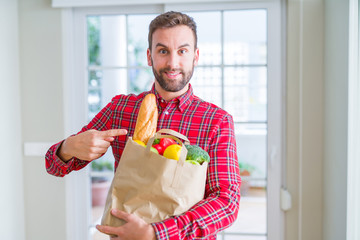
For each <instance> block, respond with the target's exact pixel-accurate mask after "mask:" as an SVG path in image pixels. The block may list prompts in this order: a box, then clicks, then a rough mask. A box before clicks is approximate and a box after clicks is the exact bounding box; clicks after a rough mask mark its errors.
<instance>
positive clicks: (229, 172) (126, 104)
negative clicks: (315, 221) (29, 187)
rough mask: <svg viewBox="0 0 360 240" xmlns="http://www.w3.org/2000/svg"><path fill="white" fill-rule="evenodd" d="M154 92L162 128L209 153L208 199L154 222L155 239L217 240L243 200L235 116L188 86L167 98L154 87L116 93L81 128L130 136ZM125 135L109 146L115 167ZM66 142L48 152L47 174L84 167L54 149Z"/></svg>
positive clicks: (78, 160) (233, 219)
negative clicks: (144, 101)
mask: <svg viewBox="0 0 360 240" xmlns="http://www.w3.org/2000/svg"><path fill="white" fill-rule="evenodd" d="M148 93H154V94H155V95H156V97H157V105H158V110H159V118H158V125H157V127H158V129H157V130H159V129H164V128H166V129H172V130H175V131H177V132H180V133H181V134H183V135H185V136H187V138H188V139H189V140H190V143H191V144H196V145H199V146H200V147H201V148H203V149H204V150H205V151H207V152H208V153H209V155H210V163H209V166H208V172H207V182H206V189H205V198H204V199H203V200H202V201H200V202H199V203H197V204H196V205H195V206H193V207H192V208H191V209H190V210H189V211H187V212H185V213H184V214H182V215H179V216H175V217H171V218H168V219H166V220H164V221H162V222H157V223H152V226H153V227H154V229H155V233H156V237H157V239H216V233H218V232H219V231H221V230H223V229H225V228H227V227H229V226H230V225H231V224H232V223H233V222H234V221H235V219H236V216H237V213H238V209H239V202H240V184H241V179H240V174H239V165H238V161H237V154H236V142H235V133H234V123H233V120H232V117H231V115H229V114H228V113H227V112H225V111H224V110H222V109H221V108H218V107H217V106H215V105H213V104H211V103H208V102H205V101H203V100H201V99H200V98H198V97H196V96H195V95H194V94H193V90H192V87H191V85H190V87H189V90H188V91H187V92H186V93H185V94H184V95H182V96H180V97H178V98H175V99H173V100H171V101H170V102H166V101H165V100H164V99H163V98H162V97H161V96H160V95H159V94H158V93H157V92H156V91H155V88H154V86H153V87H152V89H151V91H149V92H144V93H141V94H139V95H133V94H130V95H118V96H116V97H114V98H113V99H112V101H111V102H110V103H109V104H108V105H107V106H105V107H104V108H103V109H102V110H101V111H100V112H99V113H98V114H97V115H96V116H95V118H94V119H93V120H92V121H91V122H90V123H89V124H88V125H87V126H85V127H84V128H83V129H82V130H81V131H80V132H83V131H86V130H88V129H97V130H108V129H118V128H122V129H127V130H128V135H127V136H132V135H133V133H134V129H135V124H136V118H137V114H138V111H139V108H140V104H141V101H142V99H143V98H144V96H145V95H146V94H148ZM127 136H119V137H116V139H115V140H114V141H113V142H112V144H111V146H112V149H113V154H114V157H115V169H116V167H117V165H118V163H119V160H120V157H121V154H122V152H123V149H124V147H125V143H126V140H127ZM61 143H62V141H61V142H59V143H57V144H55V145H53V146H52V147H51V148H50V149H49V150H48V152H47V153H46V156H45V163H46V169H47V171H48V173H50V174H53V175H55V176H64V175H66V174H68V173H69V172H71V171H73V170H79V169H81V168H83V167H85V166H86V165H87V164H88V163H89V162H88V161H83V160H80V159H76V158H73V159H71V160H70V161H69V162H67V163H64V162H63V161H61V160H60V159H59V158H58V157H57V155H56V151H57V149H58V148H59V146H60V145H61Z"/></svg>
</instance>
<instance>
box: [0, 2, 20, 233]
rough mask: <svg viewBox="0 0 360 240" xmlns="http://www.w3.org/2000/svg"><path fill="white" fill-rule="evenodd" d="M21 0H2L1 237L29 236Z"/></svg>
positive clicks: (0, 88)
mask: <svg viewBox="0 0 360 240" xmlns="http://www.w3.org/2000/svg"><path fill="white" fill-rule="evenodd" d="M17 7H18V5H17V1H14V0H0V33H1V37H0V73H1V76H0V82H1V87H0V103H1V117H0V136H1V137H0V161H1V167H0V189H1V197H0V215H1V218H0V239H16V240H23V239H25V233H24V200H23V199H24V198H23V164H22V154H21V152H22V149H21V113H20V81H19V66H18V60H19V55H18V54H19V51H18V39H19V35H18V13H17Z"/></svg>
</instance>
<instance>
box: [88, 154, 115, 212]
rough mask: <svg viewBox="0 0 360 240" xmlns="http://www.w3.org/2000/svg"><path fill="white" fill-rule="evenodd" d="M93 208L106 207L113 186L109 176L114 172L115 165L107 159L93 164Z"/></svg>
mask: <svg viewBox="0 0 360 240" xmlns="http://www.w3.org/2000/svg"><path fill="white" fill-rule="evenodd" d="M91 169H92V171H93V172H92V177H91V192H92V194H91V195H92V206H104V205H105V202H106V197H107V193H108V191H109V187H110V185H111V178H110V177H109V175H110V174H111V173H112V172H113V171H114V167H113V164H112V163H111V162H110V161H108V160H106V159H98V160H95V161H93V162H92V163H91Z"/></svg>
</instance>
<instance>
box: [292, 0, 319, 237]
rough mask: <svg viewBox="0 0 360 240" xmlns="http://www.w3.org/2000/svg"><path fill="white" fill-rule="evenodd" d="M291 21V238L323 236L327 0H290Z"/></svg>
mask: <svg viewBox="0 0 360 240" xmlns="http://www.w3.org/2000/svg"><path fill="white" fill-rule="evenodd" d="M287 3H288V6H287V10H288V14H287V17H288V21H287V66H286V67H287V81H286V85H287V98H286V99H287V102H286V104H287V108H286V109H287V142H286V145H287V154H286V175H287V188H288V190H289V191H290V193H291V194H292V200H293V202H292V203H293V207H292V209H291V210H289V211H288V212H286V215H285V217H286V223H285V224H286V226H285V231H286V233H285V236H286V237H285V239H289V240H290V239H291V240H321V239H323V236H322V221H323V212H322V204H323V186H324V185H323V124H324V117H323V114H324V109H323V106H324V100H323V96H324V93H323V89H324V80H323V68H324V52H323V45H324V35H323V34H324V19H323V1H322V0H312V1H307V0H301V1H299V0H288V1H287Z"/></svg>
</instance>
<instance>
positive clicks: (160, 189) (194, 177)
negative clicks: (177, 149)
mask: <svg viewBox="0 0 360 240" xmlns="http://www.w3.org/2000/svg"><path fill="white" fill-rule="evenodd" d="M164 134H165V135H164ZM164 137H170V138H173V139H174V140H176V141H177V142H178V143H180V144H183V143H182V141H180V140H179V139H182V140H184V141H185V144H189V140H188V139H187V138H186V137H185V136H184V135H182V134H180V133H178V132H175V131H173V130H170V129H162V130H160V131H158V132H157V133H156V134H155V136H154V137H152V138H150V139H149V141H148V143H147V146H146V148H145V147H143V146H140V145H139V144H137V143H135V142H134V141H133V140H132V138H129V139H128V141H127V143H126V145H125V149H124V151H123V154H122V156H121V159H120V162H119V165H118V167H117V169H116V172H115V176H114V178H113V181H112V183H111V187H110V190H109V193H108V196H107V200H106V205H105V210H104V214H103V217H102V220H101V224H102V225H108V226H121V225H123V224H124V223H125V221H123V220H120V219H118V218H116V217H114V216H113V215H112V214H111V213H110V210H111V209H112V208H117V209H120V210H123V211H125V212H128V213H132V214H135V215H137V216H139V217H141V218H142V219H144V220H145V221H146V222H147V223H152V222H158V221H162V220H164V219H166V218H168V217H170V216H174V215H179V214H182V213H183V212H185V211H187V210H188V209H190V208H191V207H192V206H193V205H195V204H196V203H197V202H199V201H200V200H202V199H203V198H204V192H205V182H206V171H207V166H208V163H206V162H204V163H203V164H202V165H193V164H190V163H187V162H185V159H186V154H187V149H186V147H184V146H183V147H182V150H181V153H180V159H179V161H176V160H173V159H167V158H165V157H163V156H161V155H159V154H156V153H154V152H152V151H150V147H151V146H152V143H153V142H154V139H156V138H164Z"/></svg>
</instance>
